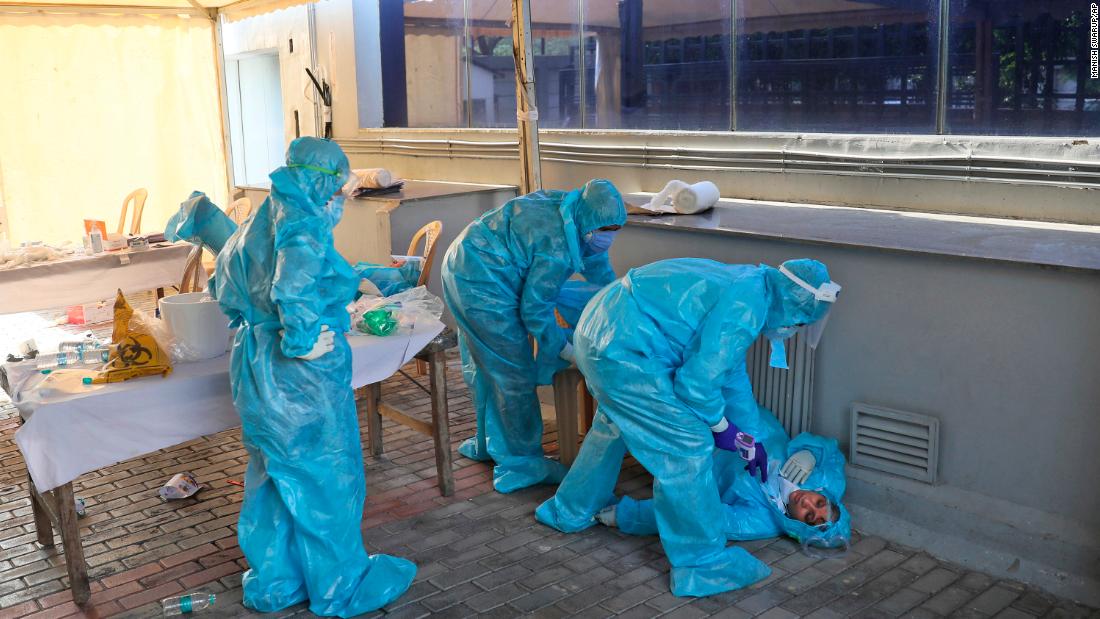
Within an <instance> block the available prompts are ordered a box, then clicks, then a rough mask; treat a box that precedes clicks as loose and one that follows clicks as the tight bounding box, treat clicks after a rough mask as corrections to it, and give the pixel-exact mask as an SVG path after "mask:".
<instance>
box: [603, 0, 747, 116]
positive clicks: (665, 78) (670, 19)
mask: <svg viewBox="0 0 1100 619" xmlns="http://www.w3.org/2000/svg"><path fill="white" fill-rule="evenodd" d="M730 2H731V0H666V1H656V0H585V2H584V17H585V19H584V34H585V48H584V49H585V51H586V54H587V58H586V63H585V64H586V65H587V66H588V67H589V68H590V71H588V73H587V82H586V86H587V89H586V90H587V92H588V93H591V94H590V96H589V97H588V99H587V103H588V105H587V108H588V109H587V114H586V119H585V126H586V127H597V128H600V129H616V128H624V129H687V130H719V131H721V130H726V129H728V128H729V126H730V87H729V78H730V45H729V41H730V27H731V25H732V22H731V19H730V17H731V13H730V10H731V9H730Z"/></svg>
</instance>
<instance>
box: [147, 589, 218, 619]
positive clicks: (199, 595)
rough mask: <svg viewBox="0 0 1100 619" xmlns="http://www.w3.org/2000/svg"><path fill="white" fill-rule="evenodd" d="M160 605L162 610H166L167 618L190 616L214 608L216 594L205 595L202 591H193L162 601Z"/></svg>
mask: <svg viewBox="0 0 1100 619" xmlns="http://www.w3.org/2000/svg"><path fill="white" fill-rule="evenodd" d="M160 605H161V608H163V609H164V616H165V617H173V616H175V615H189V614H191V613H197V612H199V611H200V610H205V609H207V608H210V607H211V606H213V605H214V594H213V593H203V592H202V591H192V592H191V593H188V594H187V595H181V596H179V597H174V598H167V599H165V600H161V602H160Z"/></svg>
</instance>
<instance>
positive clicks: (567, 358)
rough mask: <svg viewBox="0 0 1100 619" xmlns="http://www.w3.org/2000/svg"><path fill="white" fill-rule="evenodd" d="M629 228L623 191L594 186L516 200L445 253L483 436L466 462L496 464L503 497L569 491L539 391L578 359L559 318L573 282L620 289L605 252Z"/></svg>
mask: <svg viewBox="0 0 1100 619" xmlns="http://www.w3.org/2000/svg"><path fill="white" fill-rule="evenodd" d="M624 223H626V207H625V206H624V205H623V199H622V196H621V195H620V194H619V191H618V190H617V189H615V186H614V185H612V184H611V182H610V181H606V180H593V181H589V182H588V183H586V184H585V185H584V187H582V188H580V189H575V190H573V191H570V192H564V191H553V190H548V191H537V192H535V193H531V194H528V195H525V196H520V197H518V198H515V199H512V200H509V201H508V202H506V203H505V204H504V205H502V206H500V207H499V208H496V209H493V210H491V211H489V212H488V213H485V214H484V215H482V216H481V217H479V218H478V219H476V220H475V221H474V222H473V223H471V224H470V225H469V226H467V227H466V229H465V230H464V231H463V232H462V233H461V234H460V235H459V236H458V238H457V239H455V242H454V243H452V244H451V247H450V248H449V249H448V250H447V255H446V257H445V258H444V260H443V268H442V274H443V299H444V300H445V301H446V303H447V307H448V308H450V310H451V313H452V314H453V315H454V318H455V322H456V323H457V325H458V334H459V348H460V351H461V353H462V368H463V377H464V378H465V380H466V385H467V386H468V387H469V388H470V393H471V396H472V398H473V401H474V406H475V407H476V409H477V433H476V435H475V436H473V437H471V438H470V439H469V440H467V441H465V442H464V443H462V445H461V446H460V447H459V453H461V454H462V455H464V456H466V457H467V458H472V459H475V460H482V461H486V460H492V461H493V462H494V463H495V467H494V469H493V486H494V487H495V488H496V489H497V491H499V492H513V491H515V490H519V489H520V488H526V487H528V486H533V485H535V484H541V483H558V482H559V481H561V478H562V475H563V474H564V467H563V466H562V465H561V464H560V463H559V462H556V461H554V460H550V459H548V458H546V457H545V456H544V455H543V451H542V414H541V411H540V407H539V400H538V396H537V395H536V393H535V388H536V386H538V385H548V384H550V383H551V382H552V379H553V376H554V374H555V373H556V372H558V371H559V370H561V369H563V368H565V367H568V366H569V365H570V363H571V362H572V359H573V346H572V344H570V342H569V339H570V337H569V336H570V333H569V332H567V331H566V330H564V329H563V328H562V327H560V326H559V325H558V323H557V321H556V318H555V315H554V311H555V307H556V304H557V303H558V301H559V297H560V296H561V294H562V291H563V288H567V289H568V287H567V286H566V281H567V280H569V278H570V277H571V276H572V275H574V274H577V273H579V274H580V275H581V276H583V277H584V279H585V280H587V281H588V282H589V283H591V284H595V285H597V286H603V285H606V284H608V283H610V282H612V281H613V280H614V279H615V272H614V270H613V269H612V267H611V262H610V259H609V258H608V255H607V250H608V249H609V248H610V247H611V243H612V241H613V239H614V235H615V232H616V231H617V230H618V229H619V227H620V226H622V225H623V224H624ZM588 294H591V293H588ZM529 336H530V337H533V338H534V340H535V343H536V345H537V347H538V354H537V356H536V355H535V354H534V353H533V351H532V349H531V343H530V341H529V339H528V338H529ZM601 507H602V506H601Z"/></svg>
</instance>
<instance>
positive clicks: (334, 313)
mask: <svg viewBox="0 0 1100 619" xmlns="http://www.w3.org/2000/svg"><path fill="white" fill-rule="evenodd" d="M286 163H287V164H286V166H285V167H281V168H279V169H277V170H275V171H274V172H272V173H271V175H270V177H271V196H270V197H269V198H268V199H267V200H265V201H264V203H263V204H262V205H261V206H260V208H259V209H257V211H256V212H255V214H254V215H253V216H252V218H251V219H249V220H248V221H246V222H245V223H244V224H243V225H242V226H241V227H240V228H239V229H238V230H237V231H236V233H234V234H233V235H232V236H231V237H229V239H228V241H226V243H225V246H224V247H223V248H222V249H221V251H220V252H219V253H218V256H217V269H216V275H215V277H214V283H213V284H212V286H211V293H212V294H213V295H214V296H215V297H216V298H217V300H218V303H219V304H220V305H221V308H222V311H224V312H225V314H226V315H227V316H228V317H229V318H230V320H231V321H232V325H233V326H235V327H237V332H236V336H235V337H234V339H233V349H232V357H231V360H230V380H231V386H232V393H233V403H234V405H235V406H236V407H237V412H238V413H240V416H241V439H242V442H243V443H244V446H245V448H246V449H247V451H248V469H247V471H246V472H245V491H244V504H243V505H242V506H241V515H240V521H239V525H238V531H237V535H238V538H239V540H240V545H241V550H242V551H243V552H244V555H245V557H246V558H247V559H248V563H249V566H250V569H249V570H248V571H247V572H245V573H244V579H243V584H244V604H245V605H246V606H248V607H249V608H253V609H255V610H258V611H261V612H271V611H277V610H280V609H283V608H286V607H288V606H293V605H295V604H298V603H301V602H303V601H306V600H307V599H308V600H309V610H310V611H311V612H313V613H314V614H317V615H322V616H340V617H350V616H353V615H358V614H361V613H365V612H369V611H372V610H375V609H378V608H379V607H381V606H383V605H385V604H387V603H389V602H392V601H393V600H395V599H397V598H398V597H399V596H400V595H401V594H402V593H404V592H405V590H406V589H407V588H408V587H409V584H410V583H411V582H412V580H413V577H414V576H415V575H416V566H415V565H414V564H412V563H411V562H409V561H406V560H405V559H400V558H396V557H390V556H386V555H374V556H368V555H367V553H366V551H365V550H364V548H363V538H362V535H361V533H360V525H361V520H362V514H363V501H364V499H365V497H366V483H365V478H364V472H363V453H362V446H361V444H360V440H359V424H358V419H357V417H356V410H355V402H354V396H353V394H352V388H351V351H350V349H349V347H348V343H347V340H346V339H345V337H344V333H345V332H346V331H347V330H348V328H349V322H350V320H349V318H348V313H347V310H346V309H345V306H346V305H347V304H348V303H350V302H351V301H352V299H353V298H354V297H355V292H356V287H357V285H358V277H357V276H356V273H355V271H354V270H353V269H352V268H351V266H350V265H348V263H347V262H346V261H345V260H344V259H343V258H342V257H341V256H340V255H339V254H338V253H336V250H335V249H334V248H333V245H332V229H333V227H334V226H335V225H336V224H337V222H338V221H339V220H340V216H341V214H342V211H343V198H342V197H341V196H336V195H335V194H336V193H337V192H338V191H339V189H340V188H341V186H343V184H344V182H345V181H346V180H347V176H348V173H349V166H348V160H347V157H346V156H345V155H344V153H343V151H341V150H340V147H339V146H337V145H336V143H334V142H330V141H328V140H321V139H318V138H299V139H297V140H294V141H293V142H292V143H291V144H290V148H289V149H288V151H287V158H286ZM200 228H202V226H201V225H197V226H195V229H200Z"/></svg>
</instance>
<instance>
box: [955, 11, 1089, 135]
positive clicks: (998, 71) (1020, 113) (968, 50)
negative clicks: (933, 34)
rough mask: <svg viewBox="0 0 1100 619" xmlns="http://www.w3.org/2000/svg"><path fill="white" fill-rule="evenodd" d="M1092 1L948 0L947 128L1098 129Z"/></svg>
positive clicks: (987, 130) (1034, 131)
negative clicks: (1092, 63) (1092, 60)
mask: <svg viewBox="0 0 1100 619" xmlns="http://www.w3.org/2000/svg"><path fill="white" fill-rule="evenodd" d="M1090 4H1091V3H1089V2H1084V1H1081V2H1053V1H1043V0H1028V1H1026V2H1023V1H1020V2H992V1H989V0H952V1H951V37H950V40H951V52H950V63H949V66H950V80H949V81H948V84H947V89H948V90H947V92H948V97H947V129H948V130H949V131H950V132H951V133H978V134H990V135H998V134H1003V135H1021V134H1023V135H1096V134H1097V133H1098V129H1100V79H1095V78H1093V77H1092V75H1091V73H1090V66H1089V54H1090V51H1091V41H1090V32H1089V28H1090V16H1089V13H1088V9H1089V5H1090ZM1093 6H1095V4H1093Z"/></svg>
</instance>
